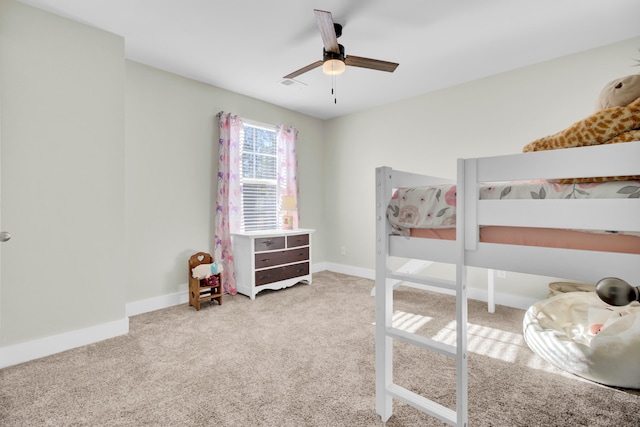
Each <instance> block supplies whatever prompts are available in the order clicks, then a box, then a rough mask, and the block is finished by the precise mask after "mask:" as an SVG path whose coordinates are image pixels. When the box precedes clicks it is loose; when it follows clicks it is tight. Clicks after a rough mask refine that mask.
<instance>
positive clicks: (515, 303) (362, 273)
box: [327, 263, 538, 310]
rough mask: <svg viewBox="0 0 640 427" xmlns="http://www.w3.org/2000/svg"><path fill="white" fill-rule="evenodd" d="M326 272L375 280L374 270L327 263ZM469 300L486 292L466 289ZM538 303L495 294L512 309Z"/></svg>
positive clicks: (442, 291)
mask: <svg viewBox="0 0 640 427" xmlns="http://www.w3.org/2000/svg"><path fill="white" fill-rule="evenodd" d="M327 270H329V271H333V272H334V273H341V274H348V275H350V276H356V277H362V278H364V279H371V280H375V273H376V272H375V270H372V269H368V268H359V267H353V266H350V265H343V264H334V263H328V264H327ZM433 291H434V292H441V293H449V294H451V295H453V291H451V292H448V291H446V290H443V289H440V288H435V287H434V288H433ZM467 294H468V297H469V299H473V300H477V301H484V302H487V290H486V289H480V288H473V287H469V288H468V293H467ZM372 295H374V294H372ZM536 302H538V300H537V299H535V298H529V297H522V296H519V295H513V294H507V293H503V292H496V293H495V303H496V304H499V305H504V306H507V307H512V308H520V309H522V310H526V309H528V308H529V307H530V306H531V305H532V304H534V303H536Z"/></svg>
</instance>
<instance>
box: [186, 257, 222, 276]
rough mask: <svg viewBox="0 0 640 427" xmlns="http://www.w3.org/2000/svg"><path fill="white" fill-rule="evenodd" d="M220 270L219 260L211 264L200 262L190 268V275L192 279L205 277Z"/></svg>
mask: <svg viewBox="0 0 640 427" xmlns="http://www.w3.org/2000/svg"><path fill="white" fill-rule="evenodd" d="M221 272H222V263H221V262H220V260H218V261H215V262H213V263H212V264H200V265H196V266H195V267H194V268H192V269H191V275H192V276H193V278H194V279H199V280H202V279H206V278H207V277H209V276H211V275H213V274H218V273H221Z"/></svg>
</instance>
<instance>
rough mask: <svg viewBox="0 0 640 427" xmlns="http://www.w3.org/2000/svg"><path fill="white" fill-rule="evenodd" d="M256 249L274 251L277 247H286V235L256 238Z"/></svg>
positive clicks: (257, 250)
mask: <svg viewBox="0 0 640 427" xmlns="http://www.w3.org/2000/svg"><path fill="white" fill-rule="evenodd" d="M255 246H256V247H255V251H256V252H262V251H272V250H275V249H284V236H280V237H261V238H259V239H256V244H255Z"/></svg>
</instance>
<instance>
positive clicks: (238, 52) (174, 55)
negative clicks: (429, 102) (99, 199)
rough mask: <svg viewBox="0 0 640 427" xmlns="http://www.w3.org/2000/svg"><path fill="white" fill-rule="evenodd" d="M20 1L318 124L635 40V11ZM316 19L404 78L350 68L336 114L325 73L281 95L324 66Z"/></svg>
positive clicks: (560, 3) (152, 60) (533, 4)
mask: <svg viewBox="0 0 640 427" xmlns="http://www.w3.org/2000/svg"><path fill="white" fill-rule="evenodd" d="M21 1H22V2H23V3H26V4H29V5H32V6H35V7H39V8H42V9H44V10H47V11H50V12H53V13H56V14H59V15H62V16H65V17H68V18H71V19H73V20H76V21H79V22H83V23H86V24H89V25H91V26H94V27H97V28H100V29H104V30H106V31H109V32H113V33H115V34H119V35H121V36H123V37H124V39H125V49H126V57H127V58H128V59H131V60H133V61H137V62H141V63H143V64H147V65H150V66H153V67H156V68H160V69H162V70H166V71H170V72H173V73H176V74H179V75H183V76H185V77H189V78H191V79H194V80H198V81H201V82H205V83H208V84H211V85H214V86H217V87H220V88H224V89H228V90H230V91H233V92H237V93H240V94H244V95H247V96H251V97H254V98H257V99H261V100H264V101H267V102H270V103H272V104H276V105H279V106H282V107H285V108H288V109H291V110H295V111H299V112H301V113H305V114H308V115H311V116H314V117H318V118H321V119H327V118H332V117H336V116H341V115H344V114H348V113H352V112H355V111H359V110H362V109H366V108H369V107H373V106H377V105H382V104H387V103H390V102H394V101H398V100H401V99H405V98H409V97H412V96H416V95H419V94H423V93H427V92H430V91H433V90H437V89H442V88H445V87H449V86H452V85H456V84H459V83H463V82H467V81H471V80H475V79H478V78H482V77H485V76H488V75H492V74H496V73H500V72H504V71H508V70H512V69H515V68H519V67H522V66H526V65H530V64H534V63H537V62H541V61H545V60H549V59H553V58H557V57H560V56H564V55H568V54H571V53H575V52H580V51H583V50H587V49H591V48H594V47H598V46H602V45H606V44H610V43H614V42H617V41H621V40H626V39H630V38H633V37H638V36H640V21H639V20H638V17H640V1H639V0H394V1H391V0H327V1H319V0H297V1H293V0H269V1H264V0H226V1H219V0H21ZM314 8H315V9H322V10H328V11H331V12H332V14H333V19H334V21H335V22H337V23H340V24H342V25H343V26H344V29H343V35H342V37H340V39H339V42H340V43H341V44H343V45H344V46H345V50H346V54H347V56H348V55H349V54H352V55H356V56H364V57H368V58H374V59H382V60H386V61H391V62H398V63H400V66H399V67H398V68H397V69H396V71H395V72H394V73H386V72H381V71H372V70H368V69H362V68H356V67H348V68H347V71H346V72H345V73H344V74H342V75H340V76H338V77H337V78H336V80H335V90H336V98H337V103H334V97H333V96H332V95H331V89H332V78H331V77H329V76H326V75H324V74H323V73H322V69H321V68H316V69H314V70H312V71H310V72H308V73H306V74H303V75H301V76H299V77H297V78H296V81H295V84H293V85H289V86H287V85H284V84H282V82H283V78H282V77H283V76H285V75H287V74H289V73H290V72H293V71H295V70H297V69H299V68H302V67H303V66H305V65H308V64H310V63H312V62H315V61H317V60H319V59H322V39H321V37H320V33H319V31H318V29H317V27H316V21H315V16H314V13H313V9H314ZM638 47H639V48H640V46H638ZM636 59H640V52H639V53H638V58H636ZM632 60H633V58H630V62H631V61H632ZM594 66H597V64H594Z"/></svg>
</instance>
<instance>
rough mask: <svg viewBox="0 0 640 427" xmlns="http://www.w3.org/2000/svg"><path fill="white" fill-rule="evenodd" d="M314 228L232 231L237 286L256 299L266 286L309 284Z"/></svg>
mask: <svg viewBox="0 0 640 427" xmlns="http://www.w3.org/2000/svg"><path fill="white" fill-rule="evenodd" d="M314 231H315V230H309V229H303V228H299V229H297V230H267V231H265V230H261V231H248V232H239V233H233V234H232V236H231V238H232V242H233V259H234V266H235V271H236V289H237V291H238V292H239V293H241V294H243V295H247V296H248V297H250V298H251V299H255V297H256V294H257V293H258V292H260V291H262V290H265V289H282V288H286V287H289V286H293V285H295V284H296V283H298V282H300V281H302V280H306V281H307V282H308V284H311V259H312V258H311V234H313V232H314Z"/></svg>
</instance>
